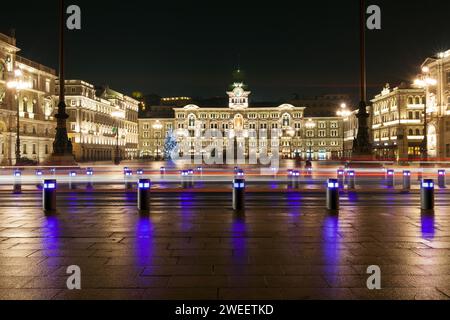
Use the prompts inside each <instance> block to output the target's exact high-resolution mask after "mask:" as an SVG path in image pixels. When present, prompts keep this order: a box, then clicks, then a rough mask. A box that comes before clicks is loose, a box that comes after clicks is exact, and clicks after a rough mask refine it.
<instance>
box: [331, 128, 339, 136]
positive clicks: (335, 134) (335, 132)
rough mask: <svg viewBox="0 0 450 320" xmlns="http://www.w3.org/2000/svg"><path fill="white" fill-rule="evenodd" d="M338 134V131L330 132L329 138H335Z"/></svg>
mask: <svg viewBox="0 0 450 320" xmlns="http://www.w3.org/2000/svg"><path fill="white" fill-rule="evenodd" d="M338 135H339V134H338V131H337V130H331V136H332V137H337V136H338Z"/></svg>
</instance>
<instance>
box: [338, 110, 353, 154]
mask: <svg viewBox="0 0 450 320" xmlns="http://www.w3.org/2000/svg"><path fill="white" fill-rule="evenodd" d="M336 114H337V116H338V117H341V118H342V120H343V122H342V160H344V158H345V122H347V121H348V118H349V117H350V115H351V114H352V113H351V111H350V110H348V109H347V105H346V104H345V103H343V104H341V109H340V110H338V112H337V113H336Z"/></svg>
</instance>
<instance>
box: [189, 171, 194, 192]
mask: <svg viewBox="0 0 450 320" xmlns="http://www.w3.org/2000/svg"><path fill="white" fill-rule="evenodd" d="M188 177H189V187H190V188H193V187H194V185H195V183H194V179H195V173H194V170H192V169H189V170H188Z"/></svg>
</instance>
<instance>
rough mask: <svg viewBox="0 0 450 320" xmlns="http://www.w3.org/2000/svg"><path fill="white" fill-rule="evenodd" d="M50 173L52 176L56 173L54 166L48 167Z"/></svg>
mask: <svg viewBox="0 0 450 320" xmlns="http://www.w3.org/2000/svg"><path fill="white" fill-rule="evenodd" d="M50 173H51V175H52V176H55V175H56V169H55V168H51V169H50Z"/></svg>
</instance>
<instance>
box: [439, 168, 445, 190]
mask: <svg viewBox="0 0 450 320" xmlns="http://www.w3.org/2000/svg"><path fill="white" fill-rule="evenodd" d="M438 186H439V188H441V189H445V188H446V187H447V182H446V172H445V170H439V171H438Z"/></svg>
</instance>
